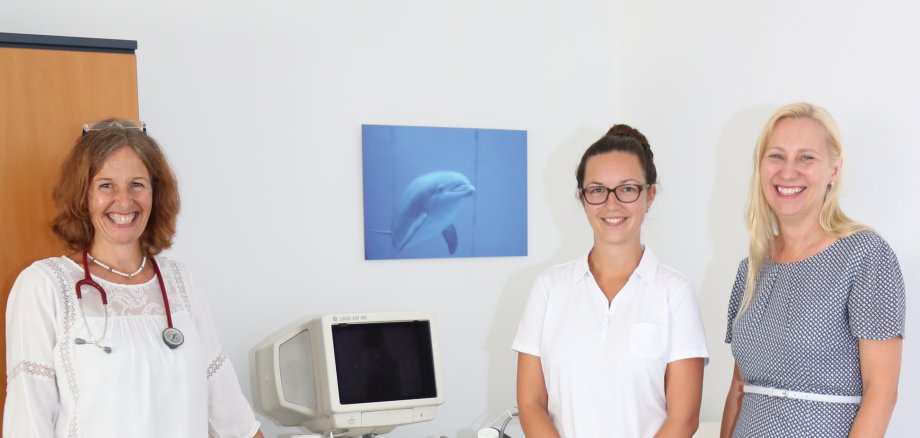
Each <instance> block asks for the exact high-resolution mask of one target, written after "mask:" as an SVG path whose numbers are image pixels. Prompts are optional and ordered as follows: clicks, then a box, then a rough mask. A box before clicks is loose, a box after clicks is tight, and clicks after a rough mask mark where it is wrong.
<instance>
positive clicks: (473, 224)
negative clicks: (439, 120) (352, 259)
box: [362, 125, 527, 260]
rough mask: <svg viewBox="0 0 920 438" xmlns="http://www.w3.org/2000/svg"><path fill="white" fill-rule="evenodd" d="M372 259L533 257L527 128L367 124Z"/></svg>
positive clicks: (368, 250)
mask: <svg viewBox="0 0 920 438" xmlns="http://www.w3.org/2000/svg"><path fill="white" fill-rule="evenodd" d="M362 141H363V147H364V154H363V158H364V258H365V259H367V260H377V259H414V258H441V257H444V258H449V257H497V256H525V255H527V132H526V131H515V130H501V129H467V128H431V127H418V126H389V125H363V126H362Z"/></svg>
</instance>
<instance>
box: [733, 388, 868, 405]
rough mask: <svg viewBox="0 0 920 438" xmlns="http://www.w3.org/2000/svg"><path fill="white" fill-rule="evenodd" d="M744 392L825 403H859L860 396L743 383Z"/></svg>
mask: <svg viewBox="0 0 920 438" xmlns="http://www.w3.org/2000/svg"><path fill="white" fill-rule="evenodd" d="M744 392H746V393H748V394H760V395H768V396H770V397H779V398H796V399H799V400H810V401H817V402H826V403H854V404H859V402H860V401H862V397H860V396H858V395H830V394H815V393H813V392H799V391H790V390H788V389H776V388H767V387H765V386H755V385H744Z"/></svg>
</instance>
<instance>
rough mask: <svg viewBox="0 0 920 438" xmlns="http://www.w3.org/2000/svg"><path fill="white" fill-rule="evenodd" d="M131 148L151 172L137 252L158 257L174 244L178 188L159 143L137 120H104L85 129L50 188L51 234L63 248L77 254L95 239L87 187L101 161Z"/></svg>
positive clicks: (178, 203)
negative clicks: (148, 206)
mask: <svg viewBox="0 0 920 438" xmlns="http://www.w3.org/2000/svg"><path fill="white" fill-rule="evenodd" d="M123 147H129V148H131V149H133V150H134V152H136V153H137V155H138V157H140V159H141V162H143V163H144V166H145V167H146V168H147V171H148V172H150V180H151V183H152V184H153V205H152V207H151V212H150V219H149V220H148V222H147V228H146V229H145V230H144V233H143V234H142V235H141V249H142V250H143V251H144V252H145V253H148V254H158V253H159V252H160V251H162V250H164V249H167V248H169V247H170V246H172V238H173V236H174V235H175V234H176V217H177V216H178V215H179V205H180V202H179V187H178V185H177V183H176V176H175V175H174V174H173V172H172V169H170V167H169V162H168V161H167V160H166V156H165V155H164V154H163V151H162V150H161V149H160V146H159V145H158V144H157V142H156V141H155V140H154V139H153V138H151V137H150V136H148V135H147V133H146V132H144V130H143V129H139V128H138V127H137V125H136V123H135V122H130V121H127V120H120V119H108V120H104V121H102V122H99V123H97V124H95V125H94V126H93V128H92V129H90V130H89V131H87V132H86V133H85V134H84V135H83V136H82V137H80V139H79V140H78V141H77V144H76V145H74V148H73V150H72V151H71V152H70V154H69V155H68V156H67V157H66V158H65V159H64V162H63V163H62V164H61V173H60V175H59V176H58V181H57V185H55V187H54V203H55V205H56V206H57V216H55V218H54V220H53V221H52V222H51V228H52V229H53V230H54V233H55V234H57V235H58V237H60V238H61V239H62V240H63V241H64V243H66V244H67V247H68V248H70V249H72V250H80V249H83V247H85V246H87V245H89V244H90V243H91V242H92V241H93V236H94V234H95V230H94V228H93V223H92V221H91V220H90V215H89V206H88V196H89V184H90V181H92V178H93V177H94V176H95V175H96V173H98V172H99V170H100V169H101V168H102V165H103V164H104V163H105V161H106V160H107V159H108V158H109V157H110V156H111V155H112V154H113V153H114V152H115V151H117V150H119V149H121V148H123Z"/></svg>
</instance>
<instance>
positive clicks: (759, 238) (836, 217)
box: [738, 102, 868, 315]
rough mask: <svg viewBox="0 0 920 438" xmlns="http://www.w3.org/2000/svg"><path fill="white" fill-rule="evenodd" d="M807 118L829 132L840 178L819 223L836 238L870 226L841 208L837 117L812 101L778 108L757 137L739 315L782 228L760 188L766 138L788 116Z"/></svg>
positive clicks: (829, 192)
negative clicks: (745, 263) (746, 258)
mask: <svg viewBox="0 0 920 438" xmlns="http://www.w3.org/2000/svg"><path fill="white" fill-rule="evenodd" d="M790 117H792V118H806V119H811V120H814V121H816V122H818V123H820V124H821V126H823V127H824V130H825V132H826V133H827V148H828V150H829V152H830V154H831V160H832V161H836V162H837V163H838V169H837V181H838V184H832V185H831V186H830V187H828V189H827V193H826V194H825V196H824V205H823V206H822V207H821V214H820V216H819V218H818V223H819V225H821V229H823V230H824V232H825V233H827V234H829V235H831V236H834V237H836V238H842V237H846V236H849V235H851V234H853V233H856V232H859V231H862V230H867V229H868V227H866V226H865V225H862V224H859V223H857V222H855V221H854V220H852V219H850V218H849V217H848V216H847V215H846V214H844V213H843V210H841V209H840V184H839V181H840V179H841V178H840V177H841V171H842V167H843V166H842V164H843V146H842V144H841V141H840V132H839V131H838V130H837V123H835V122H834V118H833V117H831V115H830V113H828V112H827V110H825V109H824V108H821V107H819V106H816V105H812V104H810V103H805V102H799V103H793V104H789V105H785V106H783V107H780V108H779V109H777V110H776V111H775V112H774V113H773V115H772V116H771V117H770V120H769V121H767V124H766V126H764V128H763V131H762V132H761V133H760V137H759V138H758V139H757V147H756V148H755V150H754V174H753V175H752V176H751V190H750V194H749V196H748V209H747V224H748V236H749V238H750V247H749V249H748V274H747V285H746V286H745V289H744V298H743V299H742V301H741V308H740V310H739V311H738V315H740V314H741V313H743V312H744V311H745V310H746V309H747V308H748V307H750V305H751V302H752V301H753V299H754V289H755V285H756V280H757V275H758V274H759V273H760V270H761V268H763V265H764V263H765V261H766V259H767V256H768V254H769V253H770V250H771V248H772V246H773V241H774V238H775V237H776V234H777V233H778V230H779V224H778V222H777V219H776V213H775V212H774V211H773V209H771V208H770V205H769V204H767V199H766V198H765V197H764V194H763V191H762V190H761V188H760V162H761V160H762V159H763V155H764V152H765V151H766V148H767V141H768V140H769V138H770V135H771V134H773V130H774V129H775V128H776V124H777V123H778V122H779V121H780V120H782V119H785V118H790Z"/></svg>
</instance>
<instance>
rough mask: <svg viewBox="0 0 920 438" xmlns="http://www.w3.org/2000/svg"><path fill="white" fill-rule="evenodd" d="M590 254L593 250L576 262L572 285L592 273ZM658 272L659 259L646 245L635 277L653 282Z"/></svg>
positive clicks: (634, 273) (573, 269) (573, 268)
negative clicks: (589, 265) (589, 260)
mask: <svg viewBox="0 0 920 438" xmlns="http://www.w3.org/2000/svg"><path fill="white" fill-rule="evenodd" d="M590 254H591V250H590V249H589V250H588V252H586V253H585V255H583V256H582V257H580V258H579V259H578V260H575V265H574V266H573V267H572V283H577V282H578V281H579V280H581V279H582V278H585V276H587V275H589V274H590V273H591V272H590V269H589V268H588V255H590ZM657 272H658V258H657V257H655V254H654V253H653V252H652V249H651V248H649V247H648V245H645V250H644V251H642V258H641V259H640V260H639V266H636V270H635V271H633V275H638V276H639V278H640V279H642V280H645V281H646V282H651V281H652V280H653V279H654V278H655V274H656V273H657Z"/></svg>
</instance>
